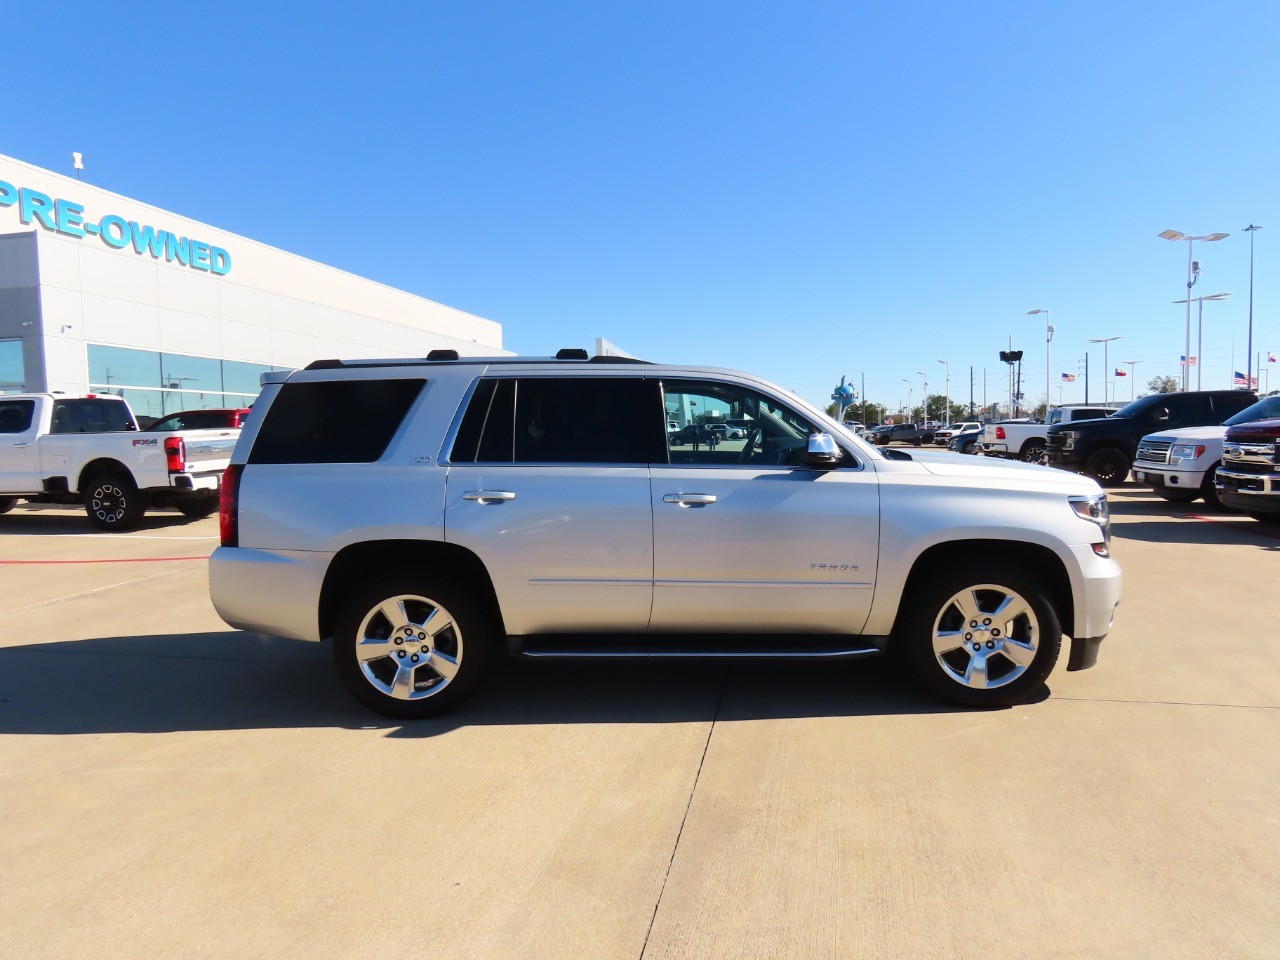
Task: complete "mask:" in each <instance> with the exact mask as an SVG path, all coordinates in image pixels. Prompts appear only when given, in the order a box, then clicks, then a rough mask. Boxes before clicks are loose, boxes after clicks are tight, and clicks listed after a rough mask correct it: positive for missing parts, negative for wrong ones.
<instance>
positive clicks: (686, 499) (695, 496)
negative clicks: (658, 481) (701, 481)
mask: <svg viewBox="0 0 1280 960" xmlns="http://www.w3.org/2000/svg"><path fill="white" fill-rule="evenodd" d="M662 502H663V503H676V504H679V505H680V506H682V507H705V506H707V504H710V503H715V502H716V495H715V494H714V493H668V494H666V495H665V496H664V497H663V498H662Z"/></svg>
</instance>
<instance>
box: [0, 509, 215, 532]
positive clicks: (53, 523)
mask: <svg viewBox="0 0 1280 960" xmlns="http://www.w3.org/2000/svg"><path fill="white" fill-rule="evenodd" d="M199 522H200V520H199V519H194V518H191V517H186V516H183V515H182V514H181V513H179V512H178V511H176V510H149V511H147V513H146V514H145V515H144V516H143V517H142V519H141V520H139V521H138V524H137V526H135V527H133V528H132V529H130V530H128V531H125V532H127V533H145V532H146V531H148V530H172V529H175V528H176V529H181V528H184V527H189V526H191V525H192V524H196V523H199ZM210 529H211V533H210V536H216V535H217V530H216V528H210ZM88 533H96V534H101V535H102V536H111V534H109V533H107V532H106V531H105V530H100V529H99V528H97V527H95V526H94V525H93V524H92V523H90V522H89V518H88V517H86V516H85V515H84V511H83V510H78V509H76V508H75V507H54V508H49V507H43V508H42V505H38V504H33V505H30V506H26V505H23V504H19V505H18V506H16V507H14V508H13V509H12V510H11V511H9V512H8V513H6V514H2V515H0V537H12V536H55V537H56V536H64V537H65V536H78V535H84V534H88Z"/></svg>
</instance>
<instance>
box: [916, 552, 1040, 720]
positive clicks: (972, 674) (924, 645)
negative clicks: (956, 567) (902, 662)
mask: <svg viewBox="0 0 1280 960" xmlns="http://www.w3.org/2000/svg"><path fill="white" fill-rule="evenodd" d="M898 642H900V643H903V644H905V645H906V651H905V652H906V654H907V656H908V658H909V660H910V662H911V666H912V669H913V671H914V673H915V674H916V676H917V678H919V680H920V682H921V683H922V684H923V685H924V686H925V687H927V688H928V689H929V690H930V691H932V692H933V693H935V694H937V695H938V696H940V697H942V698H943V699H944V700H949V701H950V702H952V703H956V704H960V705H961V706H966V707H1000V706H1007V705H1009V704H1012V703H1018V702H1019V701H1021V700H1022V699H1023V698H1024V697H1025V696H1026V695H1027V694H1028V693H1029V692H1030V691H1031V690H1033V689H1035V688H1037V687H1039V686H1040V685H1041V684H1042V683H1044V680H1045V678H1046V677H1048V676H1049V673H1050V671H1052V670H1053V665H1054V664H1055V663H1056V662H1057V660H1058V653H1059V651H1060V650H1061V649H1062V628H1061V626H1060V624H1059V621H1058V615H1057V612H1056V611H1055V610H1054V608H1053V604H1052V603H1050V602H1049V597H1048V593H1047V591H1046V590H1045V589H1044V587H1043V586H1042V585H1041V583H1040V582H1039V581H1038V580H1037V579H1036V578H1035V577H1034V576H1032V575H1028V574H1026V573H1024V572H1022V571H1021V570H1019V569H1015V568H1014V567H1011V566H1009V565H1006V564H999V563H984V564H975V565H974V568H973V569H972V570H971V571H970V572H963V571H957V572H955V573H951V574H947V575H942V576H938V577H934V578H931V579H930V580H929V581H928V582H927V585H926V586H925V587H924V589H923V590H922V591H921V595H920V596H919V597H918V598H916V599H914V600H912V601H911V612H910V613H909V614H908V615H907V618H906V622H905V623H904V625H903V629H902V632H901V635H900V637H899V638H898Z"/></svg>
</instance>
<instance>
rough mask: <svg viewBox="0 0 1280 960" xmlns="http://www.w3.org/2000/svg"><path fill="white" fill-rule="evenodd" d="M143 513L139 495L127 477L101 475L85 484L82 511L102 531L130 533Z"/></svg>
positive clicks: (144, 504) (144, 507) (112, 474)
mask: <svg viewBox="0 0 1280 960" xmlns="http://www.w3.org/2000/svg"><path fill="white" fill-rule="evenodd" d="M146 510H147V505H146V503H145V502H144V501H143V496H142V493H141V492H140V491H139V490H138V488H137V486H136V485H135V484H134V482H133V479H132V478H131V477H129V476H128V475H127V474H122V473H104V474H100V475H98V476H96V477H94V478H93V479H92V480H90V481H89V482H88V483H87V484H85V488H84V512H85V513H86V514H88V516H89V520H90V522H91V523H93V525H94V526H96V527H99V528H100V529H102V530H106V531H108V532H110V533H118V532H120V531H122V530H132V529H133V528H134V527H136V526H137V525H138V521H139V520H141V519H142V515H143V514H144V513H146Z"/></svg>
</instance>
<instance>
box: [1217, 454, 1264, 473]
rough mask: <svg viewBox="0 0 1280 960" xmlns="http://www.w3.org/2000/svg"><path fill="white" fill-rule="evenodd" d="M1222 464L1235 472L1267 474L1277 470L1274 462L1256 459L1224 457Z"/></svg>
mask: <svg viewBox="0 0 1280 960" xmlns="http://www.w3.org/2000/svg"><path fill="white" fill-rule="evenodd" d="M1222 465H1223V466H1224V467H1226V468H1227V469H1228V470H1230V471H1231V472H1233V473H1256V474H1258V475H1260V476H1265V475H1266V474H1269V473H1276V472H1277V471H1276V465H1275V464H1274V463H1258V462H1257V461H1256V460H1229V459H1227V458H1226V457H1223V458H1222Z"/></svg>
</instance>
